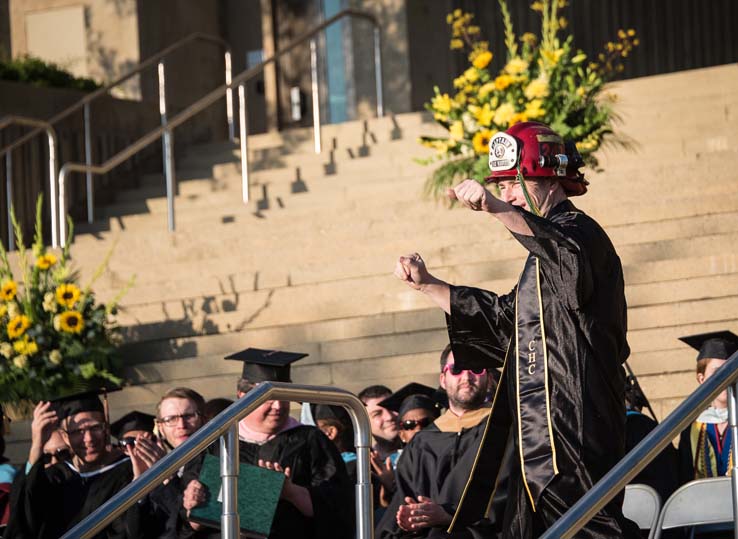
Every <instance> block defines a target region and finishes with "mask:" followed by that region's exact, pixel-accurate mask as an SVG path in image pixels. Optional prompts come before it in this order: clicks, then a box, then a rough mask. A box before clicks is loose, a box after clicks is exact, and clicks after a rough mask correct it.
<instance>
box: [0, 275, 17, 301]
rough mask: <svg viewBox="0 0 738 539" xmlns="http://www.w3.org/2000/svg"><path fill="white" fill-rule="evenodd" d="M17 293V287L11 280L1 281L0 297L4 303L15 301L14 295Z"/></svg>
mask: <svg viewBox="0 0 738 539" xmlns="http://www.w3.org/2000/svg"><path fill="white" fill-rule="evenodd" d="M17 293H18V285H17V284H15V281H13V280H10V279H8V280H6V281H3V284H2V287H0V296H1V297H2V299H4V300H5V301H12V300H14V299H15V295H16V294H17Z"/></svg>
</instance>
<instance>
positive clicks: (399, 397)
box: [379, 382, 439, 417]
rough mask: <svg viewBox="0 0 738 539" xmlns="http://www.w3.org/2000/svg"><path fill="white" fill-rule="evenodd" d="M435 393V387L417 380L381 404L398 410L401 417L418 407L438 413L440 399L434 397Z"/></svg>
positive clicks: (389, 408)
mask: <svg viewBox="0 0 738 539" xmlns="http://www.w3.org/2000/svg"><path fill="white" fill-rule="evenodd" d="M435 395H436V389H435V388H432V387H429V386H426V385H423V384H418V383H416V382H410V383H409V384H407V385H406V386H403V387H401V388H400V389H398V390H397V391H395V392H394V393H392V395H390V396H389V397H387V398H386V399H384V400H383V401H382V402H380V403H379V406H382V407H383V408H387V409H388V410H393V411H395V412H397V413H398V414H399V416H400V417H402V416H403V415H404V414H405V412H408V411H409V410H415V409H416V408H421V409H423V410H429V411H431V412H434V413H436V414H438V412H439V410H438V408H439V406H438V401H436V400H435V399H434V396H435Z"/></svg>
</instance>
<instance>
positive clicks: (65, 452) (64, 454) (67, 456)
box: [42, 447, 72, 465]
mask: <svg viewBox="0 0 738 539" xmlns="http://www.w3.org/2000/svg"><path fill="white" fill-rule="evenodd" d="M42 458H43V461H44V465H48V464H51V462H52V460H56V462H65V461H67V460H71V458H72V452H71V451H70V450H69V449H68V448H66V447H60V448H59V449H57V450H55V451H52V452H51V453H44V455H43V457H42Z"/></svg>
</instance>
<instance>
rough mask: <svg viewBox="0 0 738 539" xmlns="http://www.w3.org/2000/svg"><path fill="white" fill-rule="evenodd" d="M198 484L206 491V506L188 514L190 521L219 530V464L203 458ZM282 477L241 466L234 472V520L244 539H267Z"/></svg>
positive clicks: (254, 467)
mask: <svg viewBox="0 0 738 539" xmlns="http://www.w3.org/2000/svg"><path fill="white" fill-rule="evenodd" d="M200 483H202V484H203V485H205V486H206V487H207V488H208V492H209V496H208V500H207V502H205V503H204V504H203V505H200V506H198V507H195V508H194V509H192V511H190V520H192V521H194V522H199V523H201V524H205V525H207V526H213V527H216V528H220V517H221V514H222V511H223V510H222V503H221V500H222V497H221V481H220V460H219V459H218V457H214V456H213V455H205V460H204V461H203V463H202V469H201V470H200ZM283 484H284V474H282V473H279V472H274V471H272V470H267V469H266V468H260V467H259V466H253V465H251V464H244V463H241V464H240V467H239V472H238V516H239V522H240V526H241V532H242V533H244V534H245V535H246V536H247V537H268V536H269V531H270V530H271V528H272V521H273V520H274V513H275V512H276V510H277V502H279V496H280V494H281V493H282V485H283Z"/></svg>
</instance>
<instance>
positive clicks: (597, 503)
mask: <svg viewBox="0 0 738 539" xmlns="http://www.w3.org/2000/svg"><path fill="white" fill-rule="evenodd" d="M737 380H738V352H736V353H735V354H733V355H732V356H730V358H729V359H728V361H727V362H726V363H725V365H723V366H722V367H720V368H719V369H718V370H717V371H715V373H714V374H713V375H712V376H711V377H710V378H708V379H707V380H706V381H705V382H704V383H703V384H702V385H700V387H698V388H697V389H696V390H695V391H694V392H693V393H692V394H691V395H690V396H689V397H687V399H685V400H684V402H682V403H681V404H680V405H679V406H677V408H676V409H675V410H674V411H673V412H672V413H671V414H670V415H669V416H668V417H667V418H666V419H664V420H663V421H662V422H661V423H660V424H659V426H658V427H656V428H655V429H654V430H652V431H651V432H650V433H649V434H648V436H646V437H645V438H644V439H643V440H642V441H641V443H639V444H638V445H637V446H635V447H634V448H633V449H632V450H631V451H630V453H628V454H627V455H625V457H623V459H622V460H621V461H620V462H618V463H617V464H616V465H615V466H614V467H613V469H612V470H610V471H609V472H608V473H607V474H605V476H604V477H603V478H602V479H600V480H599V481H598V482H597V484H595V486H594V487H592V489H591V490H590V491H589V492H587V494H585V495H584V496H582V498H581V499H580V500H579V501H578V502H577V503H575V504H574V505H573V506H572V507H571V508H570V509H569V510H568V511H567V512H566V513H565V514H564V516H562V517H561V518H560V519H559V520H558V521H557V522H556V523H555V524H554V525H553V526H552V527H551V528H549V529H548V531H546V533H545V534H543V535H542V536H541V539H570V538H572V537H574V536H575V535H576V533H577V532H578V531H579V530H580V529H581V528H582V526H584V525H585V524H586V523H587V522H589V520H590V519H591V518H592V517H593V516H595V515H596V514H597V512H598V511H599V510H600V509H602V508H603V507H604V506H605V505H606V504H607V503H608V502H609V501H610V500H612V499H613V498H614V497H615V496H616V495H617V494H618V493H619V492H620V491H622V490H623V489H624V488H625V485H627V484H628V483H629V482H630V481H631V480H632V479H633V478H634V477H635V476H636V475H638V473H639V472H640V471H641V470H642V469H643V468H645V467H646V466H647V465H648V463H649V462H651V461H652V460H653V459H654V458H655V457H656V456H657V455H658V454H659V453H660V452H661V450H662V449H664V447H666V445H667V444H669V443H671V440H672V439H673V438H674V437H675V436H676V435H677V434H679V433H680V432H682V430H684V429H685V428H686V427H687V426H688V425H689V424H690V423H692V421H694V420H695V419H696V418H697V416H698V415H699V414H700V413H701V412H702V411H703V410H704V409H705V407H706V406H708V405H709V404H710V403H711V402H712V401H713V400H714V399H715V398H716V397H717V396H718V395H719V394H720V393H721V392H722V391H723V390H724V389H725V388H726V387H727V388H728V415H729V422H730V429H731V431H732V436H733V440H738V413H737V412H738V404H737V403H736V395H738V383H736V381H737ZM734 460H735V459H734ZM731 473H732V485H733V520H734V522H735V531H734V536H735V538H736V539H738V462H734V464H733V469H732V471H731Z"/></svg>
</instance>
